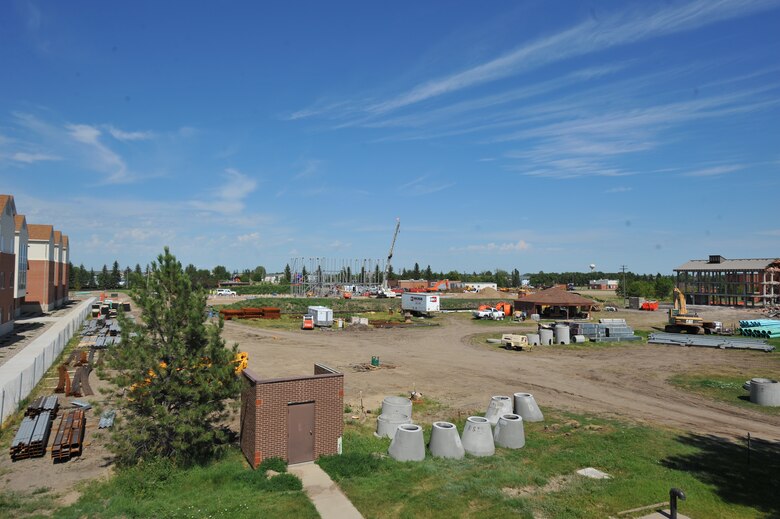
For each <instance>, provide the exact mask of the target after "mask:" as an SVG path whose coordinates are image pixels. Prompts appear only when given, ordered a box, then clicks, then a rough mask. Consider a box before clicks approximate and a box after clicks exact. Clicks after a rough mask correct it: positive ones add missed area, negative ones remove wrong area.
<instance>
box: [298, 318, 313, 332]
mask: <svg viewBox="0 0 780 519" xmlns="http://www.w3.org/2000/svg"><path fill="white" fill-rule="evenodd" d="M313 329H314V316H313V315H304V316H303V323H301V330H313Z"/></svg>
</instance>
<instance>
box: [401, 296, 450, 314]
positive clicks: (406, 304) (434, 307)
mask: <svg viewBox="0 0 780 519" xmlns="http://www.w3.org/2000/svg"><path fill="white" fill-rule="evenodd" d="M440 302H441V296H439V295H438V294H416V293H414V292H408V293H404V294H403V295H402V296H401V310H403V311H405V312H412V313H415V314H430V313H431V312H438V311H440V310H441V306H440Z"/></svg>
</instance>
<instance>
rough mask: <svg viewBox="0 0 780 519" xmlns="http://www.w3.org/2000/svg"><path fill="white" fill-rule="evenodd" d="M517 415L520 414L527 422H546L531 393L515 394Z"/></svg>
mask: <svg viewBox="0 0 780 519" xmlns="http://www.w3.org/2000/svg"><path fill="white" fill-rule="evenodd" d="M514 396H515V414H519V415H520V416H522V417H523V420H524V421H526V422H541V421H542V420H544V415H543V414H542V410H541V409H539V406H538V405H537V404H536V400H535V399H534V396H533V395H532V394H531V393H515V395H514Z"/></svg>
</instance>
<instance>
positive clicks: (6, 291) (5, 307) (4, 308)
mask: <svg viewBox="0 0 780 519" xmlns="http://www.w3.org/2000/svg"><path fill="white" fill-rule="evenodd" d="M15 268H16V255H15V254H6V253H2V252H0V272H3V280H4V281H3V284H2V285H0V323H7V322H9V321H11V320H12V319H13V315H14V284H13V283H12V281H16V280H15V278H14V270H15ZM9 312H10V313H11V318H10V319H9V318H8V313H9Z"/></svg>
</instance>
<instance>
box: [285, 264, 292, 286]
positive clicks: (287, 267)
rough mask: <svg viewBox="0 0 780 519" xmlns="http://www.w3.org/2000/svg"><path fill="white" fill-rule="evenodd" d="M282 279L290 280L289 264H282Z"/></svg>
mask: <svg viewBox="0 0 780 519" xmlns="http://www.w3.org/2000/svg"><path fill="white" fill-rule="evenodd" d="M284 280H285V281H287V282H288V283H289V282H290V281H292V271H290V264H289V263H288V264H287V265H285V266H284Z"/></svg>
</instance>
